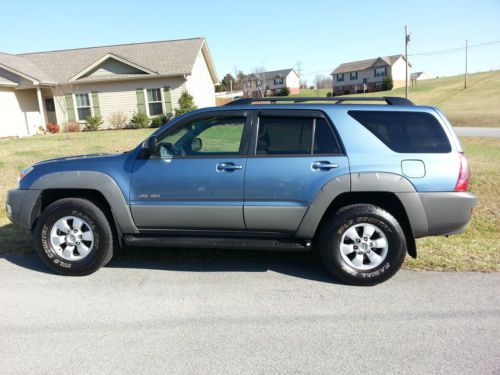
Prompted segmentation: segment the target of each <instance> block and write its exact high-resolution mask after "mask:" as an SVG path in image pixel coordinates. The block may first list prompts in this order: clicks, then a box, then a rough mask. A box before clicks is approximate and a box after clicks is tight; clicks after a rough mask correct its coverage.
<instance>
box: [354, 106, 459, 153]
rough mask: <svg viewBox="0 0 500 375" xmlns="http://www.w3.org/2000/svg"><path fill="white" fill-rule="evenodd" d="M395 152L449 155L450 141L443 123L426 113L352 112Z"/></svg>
mask: <svg viewBox="0 0 500 375" xmlns="http://www.w3.org/2000/svg"><path fill="white" fill-rule="evenodd" d="M348 113H349V115H350V116H351V117H353V118H354V119H355V120H356V121H358V122H359V123H360V124H361V125H363V126H364V127H365V128H367V129H368V130H369V131H370V132H372V133H373V134H374V135H375V136H376V137H377V138H378V139H380V140H381V141H382V142H384V144H385V145H386V146H387V147H389V148H390V149H391V150H392V151H395V152H401V153H447V152H450V151H451V146H450V142H449V140H448V137H447V136H446V133H445V132H444V130H443V128H442V127H441V124H439V122H438V121H437V120H436V118H435V117H434V116H432V115H431V114H429V113H425V112H395V111H394V112H393V111H348Z"/></svg>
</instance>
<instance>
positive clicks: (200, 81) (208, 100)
mask: <svg viewBox="0 0 500 375" xmlns="http://www.w3.org/2000/svg"><path fill="white" fill-rule="evenodd" d="M186 89H187V91H188V92H189V93H190V94H191V95H192V96H193V98H194V102H195V104H196V106H197V107H198V108H203V107H213V106H215V87H214V83H213V81H212V77H211V76H210V71H209V70H208V65H207V62H206V60H205V57H204V56H203V52H202V51H200V52H199V53H198V57H197V58H196V61H195V63H194V66H193V70H192V72H191V75H189V76H188V77H187V82H186Z"/></svg>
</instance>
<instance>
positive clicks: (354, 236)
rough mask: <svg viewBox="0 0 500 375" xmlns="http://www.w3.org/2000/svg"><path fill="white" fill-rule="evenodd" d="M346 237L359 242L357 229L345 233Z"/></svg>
mask: <svg viewBox="0 0 500 375" xmlns="http://www.w3.org/2000/svg"><path fill="white" fill-rule="evenodd" d="M345 235H346V236H347V237H349V238H350V239H351V240H352V241H356V240H359V234H358V232H356V229H354V227H350V228H349V229H348V230H347V232H345Z"/></svg>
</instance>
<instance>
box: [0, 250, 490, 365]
mask: <svg viewBox="0 0 500 375" xmlns="http://www.w3.org/2000/svg"><path fill="white" fill-rule="evenodd" d="M165 251H168V250H165ZM223 254H224V253H223ZM225 254H227V253H225ZM153 258H154V257H153ZM311 258H312V257H311V256H310V255H299V256H297V257H292V256H289V255H283V256H281V255H278V256H275V257H273V258H272V259H273V260H272V261H270V260H268V258H266V255H263V256H257V257H256V258H255V260H254V261H248V259H247V258H240V259H238V257H233V256H230V255H222V256H216V257H215V261H214V262H212V263H213V264H209V265H206V264H200V263H196V262H194V263H193V262H186V263H185V264H178V265H172V264H169V263H168V262H162V261H158V262H156V261H155V262H153V261H151V260H152V258H150V259H151V260H147V256H146V259H145V260H144V259H141V260H138V261H132V260H119V261H114V262H112V263H111V264H110V265H109V266H108V267H106V268H103V269H102V270H100V271H99V272H97V273H96V274H94V275H91V276H89V277H82V278H70V277H61V276H55V275H52V274H49V273H46V272H45V269H44V268H43V267H42V265H41V264H40V262H39V261H38V259H37V258H36V257H34V256H19V255H16V256H14V255H11V256H6V257H4V258H0V275H1V282H0V301H1V302H0V303H1V305H0V306H1V307H0V363H1V368H2V370H1V372H2V374H19V373H30V374H36V373H51V374H72V373H75V374H77V373H117V374H118V373H119V374H121V373H157V374H165V373H169V374H172V373H213V374H221V373H248V374H255V373H258V374H264V373H265V374H268V373H314V374H334V373H354V372H357V373H360V372H368V373H380V374H385V373H423V374H427V373H461V374H467V373H469V374H488V373H499V372H500V274H498V273H491V274H487V273H434V272H409V271H401V272H400V273H398V274H397V275H396V276H395V277H394V278H393V279H391V280H390V281H388V282H386V283H384V284H382V285H379V286H376V287H370V288H362V287H351V286H346V285H340V284H337V283H335V282H334V280H332V279H331V278H330V277H329V276H328V275H327V274H326V272H325V271H324V270H323V269H322V268H321V266H319V265H318V264H317V263H316V262H315V261H314V260H311ZM228 259H229V260H228Z"/></svg>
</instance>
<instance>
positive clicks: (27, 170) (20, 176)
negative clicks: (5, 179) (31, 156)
mask: <svg viewBox="0 0 500 375" xmlns="http://www.w3.org/2000/svg"><path fill="white" fill-rule="evenodd" d="M32 170H33V167H32V166H29V167H26V168H24V169H23V170H22V171H21V172H20V173H19V178H18V179H17V182H18V183H19V181H21V180H22V179H23V178H24V177H25V176H26V175H27V174H28V173H30V172H31V171H32Z"/></svg>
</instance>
